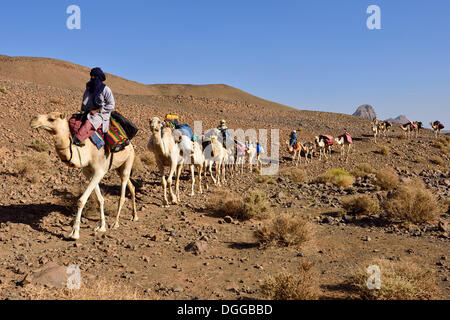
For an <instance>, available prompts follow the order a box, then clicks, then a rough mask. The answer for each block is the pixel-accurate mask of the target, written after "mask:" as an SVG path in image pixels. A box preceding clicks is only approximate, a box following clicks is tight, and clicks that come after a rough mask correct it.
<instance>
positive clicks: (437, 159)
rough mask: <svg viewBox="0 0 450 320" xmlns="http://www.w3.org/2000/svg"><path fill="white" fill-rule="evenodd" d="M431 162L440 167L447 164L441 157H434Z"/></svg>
mask: <svg viewBox="0 0 450 320" xmlns="http://www.w3.org/2000/svg"><path fill="white" fill-rule="evenodd" d="M430 162H431V163H433V164H437V165H440V166H443V165H444V163H445V161H444V160H443V159H442V158H441V157H439V156H433V157H431V158H430Z"/></svg>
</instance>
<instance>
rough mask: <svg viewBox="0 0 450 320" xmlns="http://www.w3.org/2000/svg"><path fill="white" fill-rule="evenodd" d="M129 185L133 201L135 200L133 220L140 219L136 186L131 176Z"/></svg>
mask: <svg viewBox="0 0 450 320" xmlns="http://www.w3.org/2000/svg"><path fill="white" fill-rule="evenodd" d="M127 186H128V190H130V193H131V201H132V202H133V221H138V220H139V218H138V215H137V210H136V188H135V187H134V186H133V183H132V182H131V179H130V178H128V182H127Z"/></svg>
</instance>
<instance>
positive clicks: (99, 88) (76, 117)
mask: <svg viewBox="0 0 450 320" xmlns="http://www.w3.org/2000/svg"><path fill="white" fill-rule="evenodd" d="M90 75H91V80H90V81H89V82H88V83H87V85H86V91H85V94H84V96H83V103H82V107H81V111H82V112H80V113H75V114H73V115H72V116H71V117H70V118H68V117H67V116H66V115H65V114H63V113H59V112H51V113H49V114H41V115H37V116H35V117H34V118H33V119H32V120H31V122H30V126H31V128H32V129H39V128H41V129H44V130H45V131H47V132H48V133H50V134H51V135H52V136H53V138H54V145H55V149H56V153H57V155H58V157H59V158H60V160H61V161H62V162H63V163H64V164H66V165H68V166H69V167H72V168H79V169H81V171H82V172H83V174H84V175H85V177H86V178H87V179H88V181H89V183H88V185H87V187H86V189H85V191H84V192H83V194H82V195H81V197H80V198H79V200H78V204H77V212H76V217H75V221H74V224H73V227H72V230H71V232H70V233H69V235H68V238H69V239H72V240H77V239H79V238H80V224H81V215H82V212H83V209H84V207H85V205H86V202H87V200H88V199H89V197H90V195H91V194H92V192H94V193H95V195H96V197H97V201H98V204H99V208H100V224H99V226H97V227H96V228H95V231H96V232H106V221H105V213H104V202H105V201H104V198H103V196H102V194H101V191H100V187H99V184H100V181H101V180H102V179H103V177H104V176H105V174H106V173H107V172H109V171H112V170H115V171H116V172H117V173H118V175H119V177H120V180H121V190H120V199H119V203H118V208H117V213H116V218H115V220H114V223H113V224H112V225H111V228H114V229H116V228H118V227H119V217H120V212H121V210H122V208H123V205H124V203H125V199H126V197H125V193H126V189H127V188H128V190H129V191H130V194H131V201H132V206H133V215H132V220H133V221H138V215H137V210H136V193H135V187H134V186H133V183H132V181H131V179H130V176H131V173H132V169H133V164H134V160H135V157H136V155H135V150H134V147H133V145H132V143H131V139H133V137H134V136H135V135H136V133H137V132H138V128H137V127H136V126H135V125H134V124H133V123H132V122H131V121H130V120H128V119H126V118H125V117H123V116H122V115H121V114H120V113H118V112H116V111H113V110H114V106H115V102H114V98H113V95H112V92H111V90H110V89H109V88H108V87H107V86H106V85H104V84H103V81H105V80H106V76H105V75H104V73H103V71H102V70H101V69H100V68H94V69H92V70H91V74H90ZM178 120H179V118H178V116H177V115H171V114H168V115H166V116H165V118H164V119H163V120H161V119H160V118H158V117H153V118H152V119H151V120H150V121H149V126H150V130H151V134H152V135H151V137H150V139H149V142H148V144H147V149H148V150H149V151H151V152H152V153H153V154H154V156H155V161H156V165H157V167H158V169H159V175H160V177H161V185H162V191H163V203H162V206H163V207H168V206H169V205H176V204H179V203H180V176H181V174H182V171H183V168H184V167H186V166H188V167H189V169H190V178H191V188H190V189H191V191H190V196H194V195H195V189H196V188H195V186H196V182H197V185H198V188H197V190H198V193H199V194H202V193H203V190H204V188H206V189H209V184H208V181H210V183H211V184H212V185H216V186H223V185H224V184H226V183H227V180H228V179H231V178H233V177H234V176H235V175H236V174H240V175H242V174H243V173H244V168H245V163H246V162H247V163H248V170H249V172H253V171H254V168H253V166H254V165H255V166H256V171H257V172H261V170H262V168H263V162H262V158H261V156H262V154H264V153H265V151H264V149H263V147H262V145H261V144H260V142H259V141H256V139H253V141H250V139H249V138H247V139H245V141H239V140H238V139H235V138H233V137H231V135H230V133H229V131H228V128H227V125H226V121H225V120H221V121H220V123H219V126H218V127H217V128H213V129H211V130H208V131H207V132H205V133H204V134H200V135H198V136H197V135H194V134H193V132H192V129H191V128H190V127H189V125H187V124H180V123H179V122H178ZM431 126H432V127H433V129H434V131H435V134H436V137H438V136H439V135H440V132H441V130H442V129H443V128H444V126H443V124H441V123H440V122H439V121H436V122H434V123H431ZM391 127H392V123H390V122H381V121H379V120H377V119H375V120H374V121H373V123H372V130H373V133H374V139H375V142H376V137H377V135H379V134H381V135H383V136H386V132H387V131H388V130H389V129H390V128H391ZM401 128H402V130H403V131H404V132H405V135H406V136H407V138H410V135H411V134H412V132H415V133H416V137H417V136H418V134H419V130H420V129H421V128H422V123H420V122H415V123H413V122H409V123H407V124H405V125H403V126H401ZM344 131H345V132H344V133H343V134H342V135H340V136H338V137H336V138H334V137H332V136H330V135H318V136H315V137H314V139H313V141H305V142H303V143H302V142H301V141H300V139H299V137H298V135H297V131H296V130H293V131H292V132H291V133H290V135H289V141H286V145H287V149H288V151H289V153H290V154H291V155H293V157H292V162H293V163H294V164H295V166H298V165H299V164H300V163H301V158H302V155H303V156H304V157H305V163H306V164H307V163H308V162H309V163H311V162H312V161H313V158H314V157H315V154H317V153H318V158H319V161H320V160H322V157H324V158H325V160H326V159H328V158H329V157H331V154H332V148H333V146H337V148H339V153H340V158H341V160H345V162H348V159H349V155H350V153H351V150H352V143H353V139H352V136H351V135H350V134H349V133H348V132H347V131H346V130H344ZM213 168H214V170H213ZM167 169H168V170H167ZM166 173H168V174H167V175H166ZM174 176H175V191H174V190H173V186H172V184H173V180H174V179H173V178H174ZM196 176H197V179H196ZM208 176H209V177H208ZM208 178H209V179H208ZM167 189H168V190H167Z"/></svg>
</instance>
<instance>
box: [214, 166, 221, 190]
mask: <svg viewBox="0 0 450 320" xmlns="http://www.w3.org/2000/svg"><path fill="white" fill-rule="evenodd" d="M215 165H216V181H217V185H218V186H221V183H220V167H221V165H222V164H221V163H220V162H215Z"/></svg>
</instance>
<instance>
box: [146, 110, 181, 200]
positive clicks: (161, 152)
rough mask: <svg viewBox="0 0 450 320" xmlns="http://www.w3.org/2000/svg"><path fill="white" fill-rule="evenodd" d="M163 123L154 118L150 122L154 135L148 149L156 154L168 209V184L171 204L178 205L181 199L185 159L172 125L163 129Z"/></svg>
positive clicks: (167, 125)
mask: <svg viewBox="0 0 450 320" xmlns="http://www.w3.org/2000/svg"><path fill="white" fill-rule="evenodd" d="M161 123H162V122H161V120H160V119H159V118H158V117H154V118H153V119H152V120H151V121H150V129H151V131H152V133H153V135H152V137H151V138H150V141H149V142H148V144H147V149H148V150H150V151H152V152H153V153H154V154H155V159H156V164H157V165H158V168H159V172H160V174H161V181H162V185H163V189H164V203H163V205H162V206H163V207H168V206H169V201H168V199H167V184H168V185H169V192H170V202H171V204H177V203H178V201H179V199H180V174H181V170H182V169H183V164H184V158H183V156H182V155H181V152H180V147H179V145H178V144H177V143H176V142H175V139H174V137H173V135H172V128H171V127H170V124H169V123H167V124H166V125H165V126H164V127H161ZM165 167H169V176H168V178H167V180H166V177H165V174H164V168H165ZM175 170H176V178H175V189H176V195H175V194H174V193H173V191H172V177H173V175H174V173H175Z"/></svg>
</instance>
